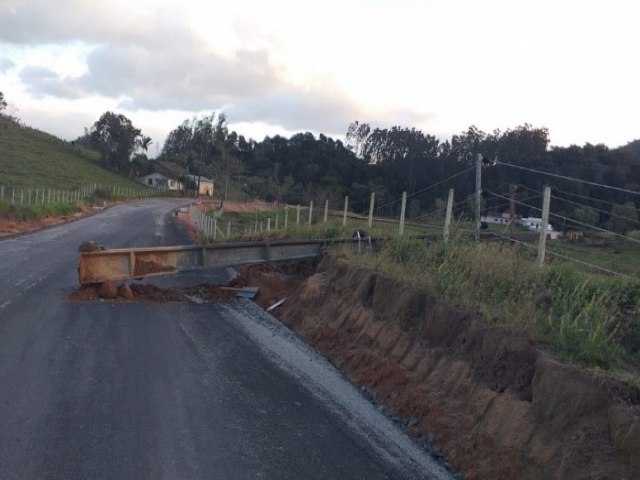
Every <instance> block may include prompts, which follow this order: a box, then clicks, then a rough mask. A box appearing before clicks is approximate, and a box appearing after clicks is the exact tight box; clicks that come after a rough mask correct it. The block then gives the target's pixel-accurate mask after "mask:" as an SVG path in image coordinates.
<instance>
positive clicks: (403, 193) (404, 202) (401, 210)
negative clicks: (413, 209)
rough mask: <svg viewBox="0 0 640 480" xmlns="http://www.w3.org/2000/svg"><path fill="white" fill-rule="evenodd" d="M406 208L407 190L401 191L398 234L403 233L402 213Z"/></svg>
mask: <svg viewBox="0 0 640 480" xmlns="http://www.w3.org/2000/svg"><path fill="white" fill-rule="evenodd" d="M406 210H407V192H402V207H401V208H400V228H399V230H398V234H399V235H400V236H402V235H404V214H405V212H406Z"/></svg>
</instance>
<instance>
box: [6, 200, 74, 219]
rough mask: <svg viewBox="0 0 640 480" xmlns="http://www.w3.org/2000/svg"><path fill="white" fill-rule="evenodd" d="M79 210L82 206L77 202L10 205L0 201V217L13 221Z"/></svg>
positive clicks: (57, 215) (63, 214) (59, 214)
mask: <svg viewBox="0 0 640 480" xmlns="http://www.w3.org/2000/svg"><path fill="white" fill-rule="evenodd" d="M81 210H82V208H81V207H80V205H78V204H69V203H64V204H57V203H48V204H46V205H12V204H10V203H6V202H2V201H0V218H1V219H5V220H10V221H14V222H28V221H33V220H40V219H42V218H46V217H63V216H65V215H71V214H73V213H76V212H79V211H81Z"/></svg>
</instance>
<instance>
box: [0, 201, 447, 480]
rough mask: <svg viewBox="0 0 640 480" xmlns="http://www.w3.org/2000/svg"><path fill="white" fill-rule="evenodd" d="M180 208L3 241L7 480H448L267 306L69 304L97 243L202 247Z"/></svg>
mask: <svg viewBox="0 0 640 480" xmlns="http://www.w3.org/2000/svg"><path fill="white" fill-rule="evenodd" d="M177 205H178V204H177V203H176V201H175V200H146V201H143V202H140V203H135V204H127V205H120V206H116V207H113V208H111V209H108V210H106V211H104V212H102V213H100V214H97V215H94V216H92V217H88V218H85V219H82V220H79V221H77V222H73V223H69V224H66V225H61V226H58V227H54V228H51V229H47V230H43V231H40V232H36V233H32V234H28V235H24V236H19V237H14V238H9V239H5V240H0V287H1V288H0V478H1V479H32V478H33V479H36V478H38V479H67V480H69V479H89V478H91V479H102V478H104V479H115V478H118V479H145V478H148V479H218V478H219V479H251V478H296V479H297V478H304V479H315V478H317V479H320V478H340V479H347V478H348V479H378V478H380V479H384V478H407V479H408V478H412V479H413V478H449V475H448V474H447V473H446V472H444V471H443V469H442V468H441V467H440V466H439V465H437V464H436V463H434V462H433V461H432V460H431V459H430V458H429V457H427V456H426V455H425V454H424V453H423V452H422V451H421V450H420V449H419V448H418V447H416V445H415V444H414V443H413V442H412V441H411V440H410V439H408V438H407V437H406V436H405V435H404V434H402V433H401V432H400V431H399V430H398V429H397V428H396V427H395V425H394V424H392V423H391V422H390V421H389V420H388V419H387V418H386V417H384V416H383V415H382V414H380V413H379V412H378V411H377V410H376V408H375V407H374V406H373V405H371V404H370V403H368V402H367V401H365V400H364V399H363V398H362V397H361V396H360V395H359V394H358V392H357V390H356V389H354V388H353V387H351V386H350V385H349V384H348V383H347V382H345V381H344V379H343V378H342V377H341V376H340V375H339V374H338V373H337V372H336V371H335V370H333V369H332V368H331V367H330V366H329V365H328V364H327V363H326V362H325V361H324V360H323V359H322V358H321V357H319V356H318V355H317V354H315V353H314V352H313V351H312V350H311V349H309V348H308V347H306V346H305V345H304V344H302V343H301V342H300V341H298V340H297V339H295V338H294V337H293V335H292V334H291V333H290V332H289V331H288V330H287V329H286V328H284V327H282V326H281V325H280V324H279V323H278V322H276V321H274V320H273V319H272V318H271V317H270V316H268V315H266V314H264V313H262V312H261V311H259V309H258V308H257V307H255V306H253V304H250V303H248V302H245V303H238V304H231V305H224V304H206V305H193V304H175V303H174V304H142V303H133V304H124V303H120V304H118V303H109V302H102V303H101V302H93V303H85V304H81V303H73V302H71V301H69V300H68V295H69V294H70V293H71V292H72V290H73V289H75V288H76V287H77V284H78V283H77V273H76V269H77V263H78V256H77V247H78V245H80V244H81V243H82V242H83V241H85V240H95V241H97V242H100V243H103V244H105V245H108V246H109V247H114V248H115V247H131V246H145V245H174V244H181V243H190V241H189V239H188V237H187V236H186V234H185V232H184V230H183V229H181V228H180V226H179V225H177V224H176V223H175V222H174V221H173V220H172V218H171V211H172V210H173V209H174V208H175V207H176V206H177ZM208 275H209V280H211V279H213V278H214V277H216V276H217V277H219V278H220V277H221V276H222V277H223V276H224V272H212V273H210V274H208Z"/></svg>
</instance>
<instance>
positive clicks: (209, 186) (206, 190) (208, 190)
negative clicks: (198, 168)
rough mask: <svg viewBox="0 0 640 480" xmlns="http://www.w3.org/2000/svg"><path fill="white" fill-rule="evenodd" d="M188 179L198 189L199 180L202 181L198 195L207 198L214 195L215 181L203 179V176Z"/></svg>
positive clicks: (190, 176) (193, 176)
mask: <svg viewBox="0 0 640 480" xmlns="http://www.w3.org/2000/svg"><path fill="white" fill-rule="evenodd" d="M187 178H188V179H189V180H191V181H192V182H193V183H194V185H195V186H196V188H198V179H199V180H200V188H199V189H198V195H206V196H207V197H210V196H211V195H213V180H211V179H209V178H207V177H203V176H202V175H200V176H198V175H187Z"/></svg>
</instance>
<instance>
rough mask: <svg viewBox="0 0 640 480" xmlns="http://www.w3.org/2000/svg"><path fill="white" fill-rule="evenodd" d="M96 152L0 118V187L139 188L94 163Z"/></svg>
mask: <svg viewBox="0 0 640 480" xmlns="http://www.w3.org/2000/svg"><path fill="white" fill-rule="evenodd" d="M97 162H98V154H97V153H96V152H94V151H91V150H88V149H86V148H83V147H80V146H73V145H71V143H70V142H65V141H64V140H60V139H59V138H57V137H54V136H53V135H49V134H48V133H44V132H41V131H39V130H35V129H32V128H29V127H21V126H19V125H17V124H16V123H13V122H9V121H7V120H6V119H2V118H0V186H4V187H5V195H6V192H8V191H9V190H8V189H10V188H12V187H15V188H23V189H29V188H31V189H34V188H52V189H54V188H55V189H66V190H72V189H76V188H79V187H81V186H83V185H89V184H94V183H96V184H103V185H105V184H109V185H116V186H119V187H140V185H139V184H136V183H135V182H133V181H131V180H128V179H126V178H123V177H121V176H119V175H116V174H115V173H112V172H109V171H107V170H105V169H103V168H101V167H100V166H99V165H98V163H97Z"/></svg>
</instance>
